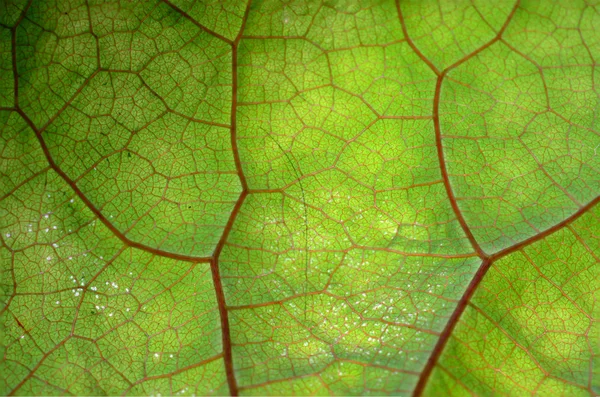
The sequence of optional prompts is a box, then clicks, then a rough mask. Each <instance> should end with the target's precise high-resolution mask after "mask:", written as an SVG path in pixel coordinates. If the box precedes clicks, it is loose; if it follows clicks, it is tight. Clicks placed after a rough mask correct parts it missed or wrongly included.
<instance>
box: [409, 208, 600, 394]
mask: <svg viewBox="0 0 600 397" xmlns="http://www.w3.org/2000/svg"><path fill="white" fill-rule="evenodd" d="M599 202H600V196H598V197H596V198H595V199H594V200H592V201H590V202H589V203H588V204H586V205H585V206H583V207H581V208H580V209H579V210H578V211H577V212H575V213H574V214H573V215H571V216H570V217H568V218H566V219H565V220H563V221H562V222H559V223H557V224H556V225H554V226H552V227H550V228H548V229H546V230H544V231H543V232H541V233H538V234H536V235H535V236H532V237H530V238H528V239H526V240H523V241H521V242H520V243H517V244H514V245H512V246H510V247H508V248H505V249H503V250H502V251H498V252H497V253H495V254H493V255H491V256H489V257H488V258H486V259H484V260H483V262H482V263H481V266H480V267H479V269H478V270H477V273H475V276H474V277H473V279H472V280H471V283H470V284H469V286H468V287H467V289H466V291H465V293H464V294H463V296H462V297H461V299H460V301H459V302H458V305H457V306H456V308H455V309H454V312H453V313H452V316H451V317H450V320H448V323H447V324H446V327H445V328H444V330H443V331H442V335H441V337H440V339H439V340H438V342H437V344H436V345H435V347H434V349H433V351H432V353H431V356H430V357H429V359H428V360H427V363H426V364H425V368H424V369H423V372H422V373H421V377H420V378H419V382H418V383H417V386H416V387H415V390H414V392H413V396H421V395H422V393H423V391H424V389H425V386H426V384H427V380H428V379H429V377H430V375H431V373H432V371H433V368H434V367H435V366H436V364H437V362H438V360H439V358H440V356H441V354H442V352H443V350H444V347H445V346H446V344H447V343H448V340H449V339H450V335H451V334H452V332H453V331H454V328H455V327H456V325H457V323H458V321H459V320H460V317H461V315H462V314H463V312H464V311H465V308H466V307H467V305H468V304H469V302H470V300H471V297H472V296H473V294H474V292H475V290H476V289H477V287H479V285H480V284H481V281H482V280H483V278H484V276H485V274H486V273H487V271H488V270H489V269H490V267H491V266H492V264H493V263H494V262H495V261H497V260H499V259H501V258H503V257H505V256H507V255H510V254H511V253H513V252H515V251H517V250H520V249H523V248H524V247H526V246H528V245H530V244H533V243H535V242H536V241H539V240H541V239H543V238H545V237H547V236H549V235H550V234H552V233H554V232H556V231H558V230H560V229H562V228H563V227H565V226H567V225H568V224H570V223H572V222H574V221H575V220H577V219H578V218H579V217H581V216H582V215H583V214H585V213H586V212H587V211H589V210H590V209H591V208H592V207H594V206H595V205H597V204H598V203H599Z"/></svg>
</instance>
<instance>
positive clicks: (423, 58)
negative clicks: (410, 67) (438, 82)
mask: <svg viewBox="0 0 600 397" xmlns="http://www.w3.org/2000/svg"><path fill="white" fill-rule="evenodd" d="M396 11H398V19H399V20H400V26H401V27H402V34H404V38H405V39H406V42H407V43H408V45H409V46H410V48H412V50H413V52H414V53H415V54H417V56H418V57H419V58H421V60H422V61H423V62H425V63H426V64H427V66H429V68H430V69H431V70H433V72H434V73H435V74H436V75H438V76H439V75H440V74H441V72H440V70H439V69H438V68H437V67H436V66H435V65H434V64H433V62H431V61H430V60H429V59H428V58H427V57H426V56H425V55H424V54H423V53H422V52H421V50H419V48H418V47H417V46H416V45H415V43H414V42H413V41H412V39H411V38H410V36H409V35H408V29H407V28H406V23H405V22H404V15H402V8H401V7H400V0H396Z"/></svg>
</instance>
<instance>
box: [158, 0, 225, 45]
mask: <svg viewBox="0 0 600 397" xmlns="http://www.w3.org/2000/svg"><path fill="white" fill-rule="evenodd" d="M162 2H163V3H165V4H166V5H168V6H169V7H171V8H172V9H173V10H175V11H177V12H178V13H179V14H180V15H181V16H183V17H184V18H185V19H187V20H188V21H190V22H191V23H193V24H194V25H196V26H197V27H199V28H200V29H202V30H203V31H205V32H206V33H208V34H210V35H211V36H214V37H216V38H218V39H220V40H223V41H224V42H226V43H227V44H229V45H232V44H233V42H232V41H231V40H229V39H228V38H227V37H225V36H223V35H221V34H219V33H217V32H215V31H214V30H211V29H209V28H207V27H206V26H204V25H202V24H201V23H200V22H198V21H196V20H195V19H194V18H192V17H191V16H190V15H189V14H188V13H187V12H185V11H183V10H182V9H181V8H179V7H177V6H176V5H175V4H173V3H171V2H170V1H169V0H162Z"/></svg>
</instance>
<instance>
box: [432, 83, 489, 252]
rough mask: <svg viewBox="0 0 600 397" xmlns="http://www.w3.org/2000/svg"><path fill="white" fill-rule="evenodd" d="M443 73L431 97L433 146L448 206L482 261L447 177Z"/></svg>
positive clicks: (477, 244) (481, 250) (479, 248)
mask: <svg viewBox="0 0 600 397" xmlns="http://www.w3.org/2000/svg"><path fill="white" fill-rule="evenodd" d="M444 76H445V72H444V73H442V74H440V75H439V76H438V79H437V83H436V85H435V95H434V97H433V127H434V129H435V146H436V148H437V155H438V161H439V164H440V171H441V173H442V180H443V181H444V188H445V189H446V195H447V196H448V200H449V201H450V205H451V206H452V210H453V211H454V215H455V216H456V219H457V220H458V223H460V227H461V228H462V230H463V232H464V233H465V235H466V236H467V238H468V239H469V242H470V243H471V246H472V247H473V249H474V250H475V252H477V255H479V257H481V258H482V259H485V258H486V257H487V254H486V253H485V252H483V249H482V248H481V247H480V246H479V243H477V240H475V236H474V235H473V232H471V229H470V228H469V226H468V225H467V222H466V221H465V218H464V217H463V215H462V212H461V211H460V209H459V208H458V202H457V201H456V197H455V196H454V192H453V191H452V187H451V186H450V177H449V176H448V169H447V167H446V159H445V158H444V148H443V145H442V131H441V128H440V95H441V94H440V93H441V89H442V81H443V80H444Z"/></svg>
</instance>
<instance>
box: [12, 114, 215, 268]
mask: <svg viewBox="0 0 600 397" xmlns="http://www.w3.org/2000/svg"><path fill="white" fill-rule="evenodd" d="M17 112H18V113H19V114H20V115H21V117H23V119H24V120H25V121H26V122H27V124H29V126H30V127H31V129H32V130H33V131H34V133H35V136H36V137H37V139H38V141H39V143H40V146H41V148H42V151H43V152H44V156H45V157H46V160H47V161H48V164H50V168H52V169H53V170H54V172H56V173H57V174H58V175H59V176H60V177H61V178H62V179H63V180H64V181H65V182H66V183H67V184H68V185H69V186H70V187H71V189H72V190H73V192H75V194H76V195H77V197H79V199H80V200H81V201H83V203H84V204H85V205H86V207H88V208H89V209H90V211H92V212H93V213H94V215H95V216H96V217H97V218H98V220H100V221H101V222H102V223H103V224H104V225H105V226H106V227H107V228H108V229H109V230H110V231H111V232H112V233H113V234H114V235H115V236H116V237H118V238H119V240H121V241H122V242H123V243H124V244H125V245H127V246H129V247H132V248H137V249H140V250H142V251H147V252H150V253H152V254H154V255H158V256H164V257H167V258H171V259H177V260H182V261H187V262H205V263H208V262H210V258H206V257H197V256H191V255H184V254H178V253H175V252H168V251H163V250H161V249H158V248H153V247H149V246H147V245H144V244H141V243H138V242H136V241H133V240H131V239H129V238H127V237H126V236H125V235H124V234H123V233H121V231H119V229H117V228H116V227H115V226H114V225H113V224H112V223H111V222H110V221H109V220H108V219H106V217H105V216H104V215H103V214H102V212H101V211H100V210H99V209H98V208H97V207H96V206H95V205H94V204H93V203H92V202H91V201H90V199H88V198H87V197H86V195H85V194H83V192H82V191H81V189H79V187H78V186H77V184H76V183H75V182H74V181H73V180H72V179H71V178H70V177H69V176H68V175H67V174H66V173H65V172H64V171H63V170H62V169H61V168H60V167H59V166H58V165H57V164H56V162H55V161H54V159H53V158H52V155H51V154H50V150H49V149H48V146H47V145H46V142H45V141H44V138H43V137H42V133H41V132H40V130H39V129H38V128H37V127H36V126H35V124H33V121H31V119H30V118H29V117H28V116H27V115H26V114H25V112H23V111H22V110H21V109H17Z"/></svg>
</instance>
